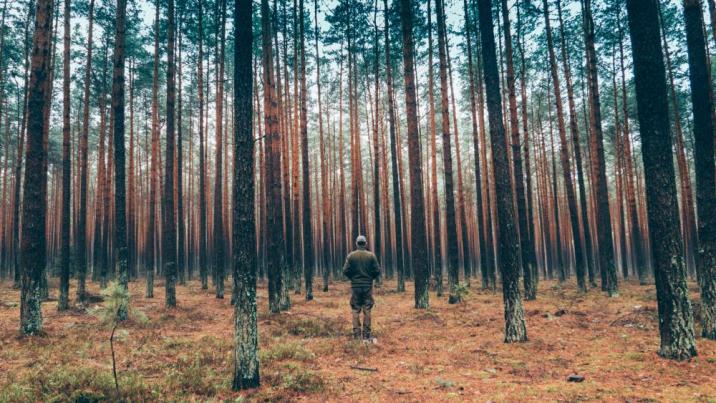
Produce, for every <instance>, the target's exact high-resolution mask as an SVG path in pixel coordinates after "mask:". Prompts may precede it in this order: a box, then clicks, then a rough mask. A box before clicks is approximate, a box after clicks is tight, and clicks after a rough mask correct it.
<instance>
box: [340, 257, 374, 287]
mask: <svg viewBox="0 0 716 403" xmlns="http://www.w3.org/2000/svg"><path fill="white" fill-rule="evenodd" d="M343 275H344V276H346V277H348V279H349V280H350V281H351V287H353V288H358V287H372V286H373V280H376V279H378V277H379V276H380V266H379V265H378V258H376V257H375V254H373V252H370V251H367V250H365V249H362V248H361V249H358V250H355V251H353V252H351V253H350V254H348V257H347V258H346V263H345V264H344V265H343Z"/></svg>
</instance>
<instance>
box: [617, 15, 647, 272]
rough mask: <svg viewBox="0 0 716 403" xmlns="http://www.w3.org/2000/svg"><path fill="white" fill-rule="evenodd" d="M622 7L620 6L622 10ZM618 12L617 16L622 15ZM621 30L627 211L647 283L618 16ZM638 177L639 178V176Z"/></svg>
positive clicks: (634, 248) (621, 50)
mask: <svg viewBox="0 0 716 403" xmlns="http://www.w3.org/2000/svg"><path fill="white" fill-rule="evenodd" d="M620 9H621V8H619V10H620ZM620 15H621V14H618V15H617V17H620ZM618 30H619V63H620V69H621V86H622V94H621V95H622V115H623V120H624V124H623V132H624V134H623V140H624V150H623V151H624V166H625V168H626V175H625V177H626V194H627V209H628V210H627V213H628V215H629V232H630V234H629V236H630V240H631V247H632V254H633V258H634V264H635V265H636V272H637V275H638V277H639V282H640V283H641V284H646V278H647V275H648V270H647V269H648V267H647V262H646V257H645V256H644V254H645V253H644V247H643V236H642V233H641V225H640V223H639V212H638V209H637V205H636V193H635V186H634V168H633V164H634V159H633V158H632V152H631V138H630V137H631V131H630V129H629V110H628V107H629V106H628V102H627V88H626V78H625V70H626V69H625V67H624V41H623V35H624V32H623V29H622V25H621V18H618ZM637 179H638V178H637Z"/></svg>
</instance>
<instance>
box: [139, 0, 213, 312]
mask: <svg viewBox="0 0 716 403" xmlns="http://www.w3.org/2000/svg"><path fill="white" fill-rule="evenodd" d="M199 91H201V87H200V88H199ZM151 113H152V158H151V164H152V167H151V175H150V178H149V181H150V185H149V219H148V222H147V242H146V245H147V246H146V248H147V263H148V264H147V269H146V283H147V286H146V292H145V296H146V297H147V298H154V272H155V268H156V266H155V264H156V261H157V258H156V256H157V252H156V249H157V248H156V246H157V241H156V240H157V238H158V237H157V235H156V234H157V230H156V227H157V197H158V193H160V192H161V190H160V189H159V147H160V145H159V2H158V1H157V3H156V5H155V15H154V63H153V74H152V112H151ZM200 115H201V114H200Z"/></svg>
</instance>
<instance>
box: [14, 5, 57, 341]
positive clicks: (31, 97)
mask: <svg viewBox="0 0 716 403" xmlns="http://www.w3.org/2000/svg"><path fill="white" fill-rule="evenodd" d="M52 3H53V1H52V0H38V1H37V8H36V12H35V33H34V34H33V39H32V58H31V60H32V62H31V67H30V81H29V86H28V100H27V102H28V107H27V115H28V125H27V146H26V151H25V177H24V184H23V188H24V193H23V209H22V243H21V248H22V250H21V272H22V277H21V286H20V287H21V288H20V332H21V333H22V334H26V335H34V334H39V333H41V332H42V311H41V309H40V302H41V296H40V288H41V287H40V283H41V282H42V277H43V272H44V270H45V265H46V261H47V258H46V252H45V246H46V239H45V236H46V231H45V229H46V223H45V213H46V205H45V202H44V201H45V197H46V194H44V193H43V188H45V186H43V182H46V181H47V178H46V174H45V171H44V170H43V167H44V166H45V163H44V161H45V159H46V153H45V149H44V145H43V142H44V141H43V137H44V132H45V120H44V119H42V118H39V117H40V116H42V114H43V110H44V108H45V104H46V94H45V92H46V91H47V85H46V81H47V80H48V79H49V70H50V58H51V57H50V47H51V46H50V42H51V35H52V13H53V4H52ZM30 117H32V118H30ZM45 190H46V188H45Z"/></svg>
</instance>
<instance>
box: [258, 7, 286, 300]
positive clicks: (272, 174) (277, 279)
mask: <svg viewBox="0 0 716 403" xmlns="http://www.w3.org/2000/svg"><path fill="white" fill-rule="evenodd" d="M271 36H272V32H271V9H270V8H269V5H268V0H261V42H262V63H263V76H264V77H263V78H264V125H265V129H266V140H267V142H268V144H267V146H268V152H267V153H266V172H265V175H266V180H267V189H268V190H267V202H268V206H267V212H268V222H267V231H268V245H267V247H268V250H269V251H270V252H269V254H268V277H269V281H268V283H269V309H270V311H271V312H272V313H277V312H279V311H280V310H281V301H280V299H281V289H282V287H283V285H282V283H283V281H284V280H286V279H283V278H282V273H281V270H282V269H281V268H282V266H283V264H284V254H283V250H284V248H283V241H282V239H281V231H279V228H281V222H282V221H283V218H282V212H281V178H280V173H281V160H280V156H281V150H280V147H281V133H280V132H279V130H278V118H279V115H278V113H279V112H278V105H277V103H276V83H275V81H274V71H273V70H274V67H273V54H272V53H273V50H272V48H271Z"/></svg>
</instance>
